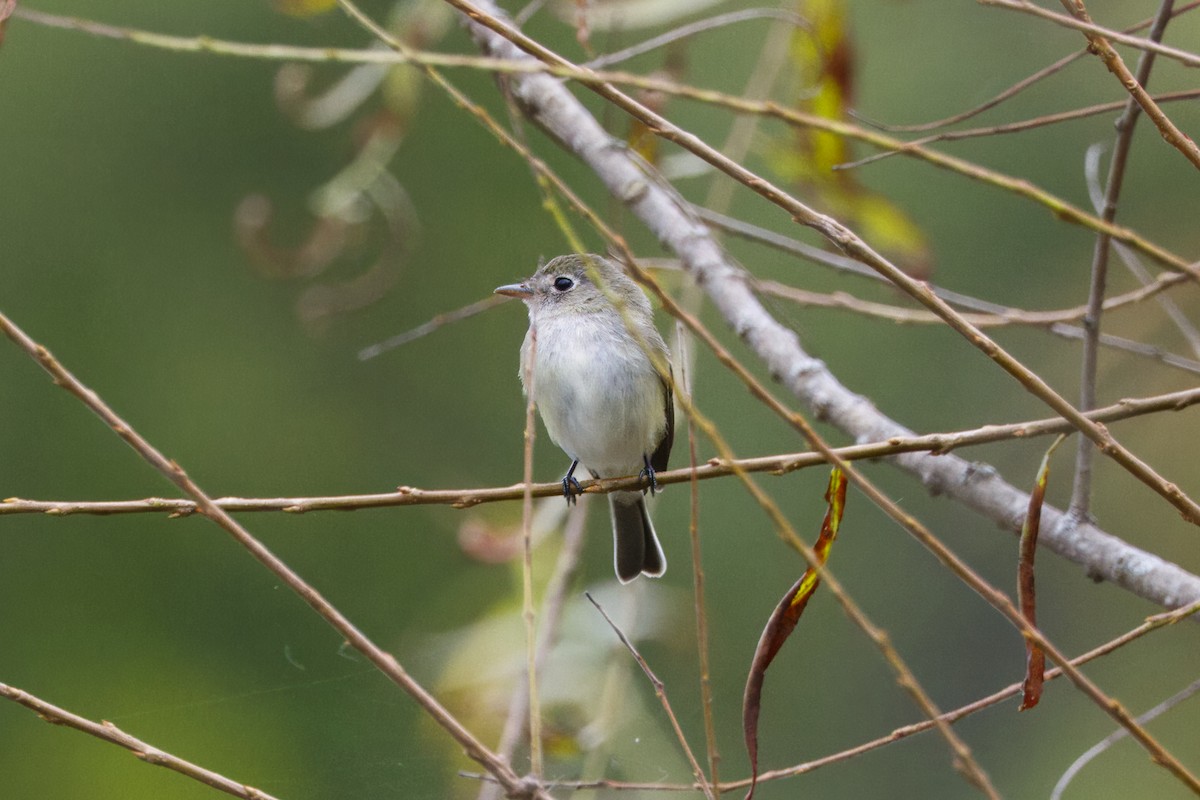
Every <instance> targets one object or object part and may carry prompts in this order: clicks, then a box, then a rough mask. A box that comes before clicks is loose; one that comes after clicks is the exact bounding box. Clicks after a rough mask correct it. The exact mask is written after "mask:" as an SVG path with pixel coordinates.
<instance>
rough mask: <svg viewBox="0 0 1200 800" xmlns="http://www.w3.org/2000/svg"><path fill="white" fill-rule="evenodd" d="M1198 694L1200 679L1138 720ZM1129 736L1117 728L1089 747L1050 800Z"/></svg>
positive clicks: (1059, 796) (1167, 709) (1146, 719)
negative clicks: (1087, 767)
mask: <svg viewBox="0 0 1200 800" xmlns="http://www.w3.org/2000/svg"><path fill="white" fill-rule="evenodd" d="M1196 692H1200V678H1198V679H1196V680H1194V681H1192V682H1191V684H1189V685H1188V686H1185V687H1184V688H1183V689H1180V690H1179V691H1178V692H1176V693H1175V694H1173V695H1171V696H1170V697H1168V698H1167V699H1166V700H1163V701H1162V702H1161V703H1159V704H1158V705H1156V706H1154V708H1152V709H1150V710H1149V711H1147V712H1145V713H1144V714H1140V715H1138V718H1137V719H1138V722H1141V723H1146V722H1149V721H1150V720H1152V719H1154V718H1155V717H1158V716H1161V715H1162V714H1164V713H1166V712H1167V711H1170V710H1171V709H1173V708H1175V706H1177V705H1179V704H1180V703H1182V702H1183V701H1184V700H1187V699H1188V698H1189V697H1191V696H1192V695H1194V694H1195V693H1196ZM1128 735H1129V731H1127V730H1125V729H1124V728H1117V729H1116V730H1115V731H1113V732H1112V733H1110V734H1109V735H1108V736H1105V737H1104V738H1103V739H1101V740H1100V741H1099V742H1097V743H1096V744H1095V745H1093V746H1092V747H1089V748H1088V749H1087V750H1086V751H1085V752H1084V753H1083V755H1081V756H1079V758H1077V759H1075V760H1074V761H1073V762H1072V763H1071V766H1069V767H1067V771H1066V772H1064V773H1063V774H1062V777H1061V778H1059V779H1058V783H1056V784H1054V791H1052V792H1051V793H1050V800H1059V798H1061V797H1062V793H1063V792H1064V791H1066V789H1067V786H1068V785H1069V784H1070V783H1071V781H1072V780H1074V778H1075V776H1076V775H1078V774H1079V771H1080V770H1081V769H1083V768H1084V767H1085V766H1087V764H1088V762H1089V761H1091V760H1092V759H1094V758H1095V757H1096V756H1098V755H1100V754H1101V753H1103V752H1104V751H1105V750H1107V749H1109V748H1110V747H1112V746H1113V745H1114V744H1116V743H1117V742H1119V741H1121V740H1122V739H1124V738H1125V737H1126V736H1128Z"/></svg>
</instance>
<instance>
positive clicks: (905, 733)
mask: <svg viewBox="0 0 1200 800" xmlns="http://www.w3.org/2000/svg"><path fill="white" fill-rule="evenodd" d="M1197 613H1200V601H1197V602H1194V603H1192V604H1191V605H1189V606H1186V607H1183V608H1179V609H1176V610H1175V611H1171V612H1167V613H1163V614H1158V615H1155V616H1153V617H1149V618H1147V619H1146V621H1145V622H1143V623H1142V624H1141V625H1139V626H1138V627H1136V628H1134V629H1132V630H1130V631H1127V632H1126V633H1124V634H1122V635H1120V636H1118V637H1117V638H1115V639H1113V640H1111V641H1108V642H1105V643H1104V644H1102V645H1100V646H1099V647H1096V648H1093V649H1092V650H1089V651H1088V652H1086V653H1084V654H1083V655H1079V656H1076V657H1075V658H1073V659H1071V664H1072V665H1073V666H1075V667H1079V666H1082V665H1084V664H1086V663H1088V662H1089V661H1092V660H1094V659H1097V658H1100V657H1102V656H1106V655H1108V654H1109V653H1112V652H1113V651H1115V650H1117V649H1119V648H1121V647H1124V646H1125V645H1127V644H1129V643H1130V642H1133V641H1135V640H1137V639H1140V638H1141V637H1143V636H1145V635H1146V634H1149V633H1152V632H1154V631H1157V630H1160V629H1162V628H1164V627H1167V626H1169V625H1173V624H1175V623H1176V622H1179V621H1180V620H1182V619H1185V618H1187V617H1189V616H1191V615H1193V614H1197ZM1062 676H1063V671H1062V669H1061V668H1060V667H1054V668H1053V669H1050V670H1047V671H1046V680H1047V681H1052V680H1056V679H1058V678H1061V677H1062ZM1020 693H1021V683H1020V682H1017V683H1012V684H1009V685H1008V686H1006V687H1004V688H1003V689H1001V690H999V691H997V692H994V693H992V694H990V695H988V696H986V697H981V698H980V699H978V700H975V701H973V702H971V703H968V704H966V705H964V706H960V707H959V708H956V709H953V710H952V711H947V712H945V713H944V714H942V715H941V720H942V721H944V722H947V723H951V724H953V723H956V722H959V721H961V720H963V719H965V718H967V717H969V716H972V715H974V714H977V713H979V712H980V711H984V710H986V709H988V708H991V707H993V706H995V705H998V704H999V703H1002V702H1004V701H1005V700H1008V699H1010V698H1013V697H1016V696H1017V695H1019V694H1020ZM934 724H935V723H934V721H933V720H921V721H920V722H915V723H912V724H911V725H904V726H902V727H899V728H896V729H895V730H893V731H891V732H890V733H888V734H885V735H884V736H880V737H877V738H875V739H872V740H870V741H867V742H863V743H862V744H858V745H855V746H854V747H850V748H847V749H845V750H840V751H838V752H836V753H831V754H829V755H827V756H822V757H821V758H817V759H814V760H812V761H805V762H803V763H801V764H795V765H793V766H790V767H784V768H782V769H776V770H771V771H769V772H764V773H762V774H761V775H759V776H758V782H759V783H763V782H764V781H773V780H783V779H785V778H794V777H796V776H798V775H805V774H808V773H810V772H815V771H817V770H818V769H821V768H823V767H828V766H831V765H833V764H839V763H842V762H845V761H849V760H851V759H853V758H857V757H858V756H861V755H863V754H865V753H869V752H871V751H872V750H878V749H879V748H881V747H887V746H889V745H891V744H894V743H895V742H898V741H900V740H901V739H907V738H909V737H911V736H916V735H917V734H920V733H925V732H927V731H929V730H930V729H932V728H933V727H934ZM474 777H477V778H482V779H484V780H492V778H491V776H483V775H477V776H474ZM554 785H555V786H558V787H562V788H564V789H624V790H634V791H636V790H658V791H664V792H669V791H688V790H697V789H699V788H700V787H699V786H698V785H697V784H667V783H633V782H627V781H613V780H599V781H558V782H556V783H555V784H554ZM749 785H750V779H749V778H743V779H741V780H736V781H728V782H726V783H723V784H721V786H720V787H719V788H720V790H721V791H732V790H734V789H744V788H746V787H747V786H749Z"/></svg>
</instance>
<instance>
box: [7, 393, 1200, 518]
mask: <svg viewBox="0 0 1200 800" xmlns="http://www.w3.org/2000/svg"><path fill="white" fill-rule="evenodd" d="M1197 403H1200V388H1198V389H1185V390H1183V391H1179V392H1171V393H1169V394H1162V395H1155V396H1152V397H1140V398H1127V399H1124V400H1120V401H1118V402H1116V403H1113V404H1112V405H1109V406H1105V407H1104V408H1099V409H1096V410H1095V411H1091V412H1089V413H1088V418H1089V419H1092V420H1095V421H1096V422H1101V423H1108V422H1116V421H1118V420H1123V419H1128V418H1131V417H1136V416H1142V415H1145V414H1153V413H1160V412H1164V411H1182V410H1183V409H1186V408H1189V407H1191V406H1193V405H1196V404H1197ZM1072 430H1073V428H1072V426H1071V424H1070V423H1068V422H1066V421H1065V420H1063V419H1061V418H1058V417H1051V418H1048V419H1040V420H1029V421H1023V422H1013V423H1007V424H1003V425H985V426H983V427H981V428H972V429H969V430H962V431H952V432H946V433H932V434H926V435H924V436H912V437H896V438H892V439H888V440H886V441H881V442H868V443H864V444H856V445H847V446H845V447H839V448H835V450H834V452H835V453H836V454H837V456H838V457H839V458H841V459H843V460H845V461H860V460H863V459H877V458H884V457H887V456H893V455H897V454H899V453H911V452H928V453H934V454H937V455H944V454H946V453H949V452H951V451H953V450H957V449H958V448H961V447H969V446H975V445H982V444H991V443H995V442H1003V441H1009V440H1012V439H1027V438H1031V437H1034V436H1049V435H1052V434H1059V433H1064V432H1070V431H1072ZM825 463H826V462H825V459H824V458H822V457H821V455H820V454H818V453H811V452H804V453H785V454H781V455H775V456H761V457H758V458H742V459H736V460H733V461H730V460H726V459H723V458H711V459H709V460H708V461H707V462H706V463H704V464H702V465H698V466H697V467H696V468H695V470H693V469H692V468H691V467H684V468H682V469H673V470H668V471H664V472H659V473H656V474H655V480H657V481H658V482H659V483H661V484H663V485H669V484H673V483H684V482H688V481H691V480H692V478H693V476H694V477H695V479H696V480H711V479H713V478H724V477H728V476H730V475H732V474H734V471H735V470H742V471H743V472H748V473H753V472H766V473H769V474H772V475H785V474H787V473H790V472H793V471H795V470H798V469H807V468H809V467H814V466H820V465H822V464H825ZM579 483H580V486H581V487H582V488H583V492H584V493H585V494H607V493H608V492H616V491H629V490H631V489H638V488H641V486H642V485H643V481H642V479H640V478H638V477H636V476H628V477H625V478H605V479H594V478H593V479H586V480H582V481H580V482H579ZM530 492H531V494H532V495H533V496H534V497H554V496H561V495H562V483H561V482H559V481H555V482H552V483H535V484H533V485H532V486H531V487H530ZM524 493H525V484H524V483H517V484H513V485H511V486H498V487H491V488H478V489H418V488H416V487H412V486H403V487H400V488H399V489H397V490H396V491H394V492H384V493H380V494H351V495H328V496H323V497H263V498H253V497H221V498H216V499H214V500H213V502H214V503H215V504H216V505H217V506H219V507H220V508H222V509H224V510H225V511H229V512H232V513H241V512H250V511H279V512H285V513H292V514H304V513H308V512H312V511H357V510H361V509H368V508H391V507H394V506H413V505H448V506H453V507H455V508H470V507H472V506H477V505H481V504H483V503H495V502H499V501H504V500H521V499H522V498H523V497H524ZM196 511H197V505H196V502H195V501H193V500H186V499H181V498H163V497H148V498H145V499H142V500H98V501H88V500H25V499H22V498H19V497H9V498H6V499H4V500H0V515H4V514H46V515H48V516H54V517H60V516H70V515H73V514H95V515H100V516H108V515H112V514H146V513H150V514H168V515H170V516H172V517H184V516H188V515H190V514H194V513H196Z"/></svg>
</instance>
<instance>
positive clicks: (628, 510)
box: [608, 492, 667, 583]
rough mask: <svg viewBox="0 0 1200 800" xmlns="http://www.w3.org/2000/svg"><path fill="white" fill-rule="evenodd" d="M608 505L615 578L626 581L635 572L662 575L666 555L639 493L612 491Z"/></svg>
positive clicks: (634, 576)
mask: <svg viewBox="0 0 1200 800" xmlns="http://www.w3.org/2000/svg"><path fill="white" fill-rule="evenodd" d="M608 507H609V509H610V510H611V512H612V522H613V560H614V561H615V562H616V567H617V578H618V579H619V580H620V581H621V583H629V582H630V581H631V580H633V579H634V578H636V577H637V576H638V575H649V576H650V577H652V578H658V577H661V576H662V574H663V573H664V572H666V571H667V558H666V556H664V555H663V551H662V545H661V544H659V543H658V536H657V535H656V534H655V533H654V525H652V524H651V523H650V515H649V514H647V513H646V500H645V498H644V497H643V496H642V493H641V492H612V493H611V494H609V496H608Z"/></svg>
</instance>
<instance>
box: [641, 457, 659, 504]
mask: <svg viewBox="0 0 1200 800" xmlns="http://www.w3.org/2000/svg"><path fill="white" fill-rule="evenodd" d="M642 463H643V464H645V465H646V466H644V467H643V468H642V471H641V472H639V473H638V477H639V478H641V479H642V480H644V481H647V482H648V483H649V485H648V486H647V487H646V488H645V489H643V490H642V494H645V493H646V492H647V491H649V492H650V496H651V497H653V496H654V494H655V492H657V491H658V478H656V477H655V476H654V467H652V466H650V459H649V458H647V457H646V456H644V455H643V456H642Z"/></svg>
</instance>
